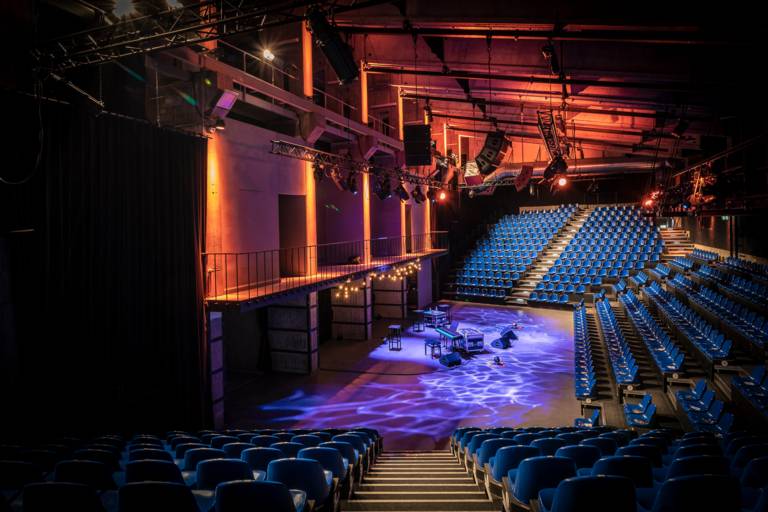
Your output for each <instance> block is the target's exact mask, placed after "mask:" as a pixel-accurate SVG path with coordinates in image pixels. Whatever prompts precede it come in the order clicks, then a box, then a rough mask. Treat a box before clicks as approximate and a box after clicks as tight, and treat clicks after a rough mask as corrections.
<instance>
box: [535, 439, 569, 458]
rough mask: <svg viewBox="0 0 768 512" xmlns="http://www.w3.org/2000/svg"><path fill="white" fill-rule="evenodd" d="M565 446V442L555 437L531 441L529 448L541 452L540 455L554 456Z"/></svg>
mask: <svg viewBox="0 0 768 512" xmlns="http://www.w3.org/2000/svg"><path fill="white" fill-rule="evenodd" d="M565 445H566V442H565V441H564V440H562V439H558V438H556V437H543V438H541V439H534V440H533V441H531V446H535V447H536V448H538V449H539V450H541V454H542V455H554V454H555V452H556V451H557V450H558V449H560V448H562V447H563V446H565Z"/></svg>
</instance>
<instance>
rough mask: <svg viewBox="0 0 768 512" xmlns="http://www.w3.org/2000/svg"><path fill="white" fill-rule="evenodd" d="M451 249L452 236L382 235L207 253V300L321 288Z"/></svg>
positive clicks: (248, 298) (440, 233)
mask: <svg viewBox="0 0 768 512" xmlns="http://www.w3.org/2000/svg"><path fill="white" fill-rule="evenodd" d="M447 250H448V232H447V231H432V232H429V233H421V234H413V235H410V236H396V237H381V238H371V239H366V240H354V241H346V242H331V243H327V244H318V245H307V246H298V247H285V248H281V249H268V250H261V251H240V252H206V253H204V254H203V268H204V269H205V273H206V278H205V290H204V296H205V299H206V300H207V301H209V303H210V302H216V303H234V302H244V301H252V300H260V299H263V298H265V297H267V296H270V295H275V294H278V293H285V292H291V291H296V290H299V289H306V288H308V287H311V288H314V289H320V288H324V287H328V286H330V285H332V284H333V283H335V282H341V281H344V280H346V279H359V278H360V277H363V276H365V275H367V274H368V273H370V272H376V271H378V270H380V269H382V268H385V267H389V266H393V265H398V264H403V263H406V262H408V261H412V260H415V259H419V258H422V257H430V256H434V255H437V254H440V253H444V252H446V251H447Z"/></svg>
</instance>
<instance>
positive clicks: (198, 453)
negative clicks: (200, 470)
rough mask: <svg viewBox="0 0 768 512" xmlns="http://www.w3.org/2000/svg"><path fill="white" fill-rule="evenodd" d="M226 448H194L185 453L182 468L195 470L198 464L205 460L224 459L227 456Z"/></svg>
mask: <svg viewBox="0 0 768 512" xmlns="http://www.w3.org/2000/svg"><path fill="white" fill-rule="evenodd" d="M226 456H227V455H226V454H225V453H224V450H216V449H214V448H193V449H192V450H189V451H188V452H187V453H185V454H184V462H183V463H182V467H181V469H182V470H183V471H195V470H196V469H197V464H198V463H200V462H202V461H204V460H211V459H223V458H226Z"/></svg>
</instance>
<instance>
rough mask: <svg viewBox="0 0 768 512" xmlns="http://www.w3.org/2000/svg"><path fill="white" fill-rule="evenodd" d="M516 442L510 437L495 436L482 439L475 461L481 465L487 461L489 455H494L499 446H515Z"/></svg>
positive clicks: (489, 457)
mask: <svg viewBox="0 0 768 512" xmlns="http://www.w3.org/2000/svg"><path fill="white" fill-rule="evenodd" d="M516 445H517V443H516V442H515V441H514V440H512V439H503V438H495V439H488V440H486V441H483V444H481V445H480V449H479V450H478V451H477V463H478V464H480V465H481V466H482V465H484V464H485V463H486V462H488V461H489V460H490V459H491V457H493V456H494V455H496V452H497V451H498V450H499V448H503V447H505V446H516Z"/></svg>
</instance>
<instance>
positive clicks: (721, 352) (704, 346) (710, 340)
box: [644, 282, 733, 361]
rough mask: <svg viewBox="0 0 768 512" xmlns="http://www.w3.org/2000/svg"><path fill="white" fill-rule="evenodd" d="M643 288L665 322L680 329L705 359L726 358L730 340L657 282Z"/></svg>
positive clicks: (730, 344)
mask: <svg viewBox="0 0 768 512" xmlns="http://www.w3.org/2000/svg"><path fill="white" fill-rule="evenodd" d="M644 290H645V293H646V294H647V295H648V297H649V298H650V300H651V301H652V302H653V303H654V304H655V305H656V307H657V308H658V310H659V313H660V314H661V315H662V316H663V317H664V318H665V319H666V320H667V322H668V323H669V324H670V325H672V326H674V327H675V329H677V330H678V331H680V332H681V333H682V334H683V335H684V336H685V337H686V338H687V339H688V340H689V341H690V342H691V344H693V346H695V347H696V348H697V349H698V351H699V352H700V353H701V354H702V355H703V356H704V357H705V358H706V359H707V360H709V361H721V360H724V359H728V357H729V356H730V353H731V347H732V345H733V343H732V342H731V340H726V339H725V336H724V335H723V334H722V333H720V332H719V331H717V330H716V329H714V328H713V327H712V325H711V324H710V323H709V322H707V321H706V320H704V319H703V318H701V317H700V316H699V315H698V314H697V313H696V312H694V311H693V310H692V309H691V308H689V307H688V306H686V305H684V304H683V303H681V302H680V301H679V300H677V299H676V298H675V297H674V296H672V294H670V293H669V292H667V291H666V290H663V289H662V288H661V286H659V284H658V283H655V282H654V283H651V284H650V285H649V286H646V287H645V288H644Z"/></svg>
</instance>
